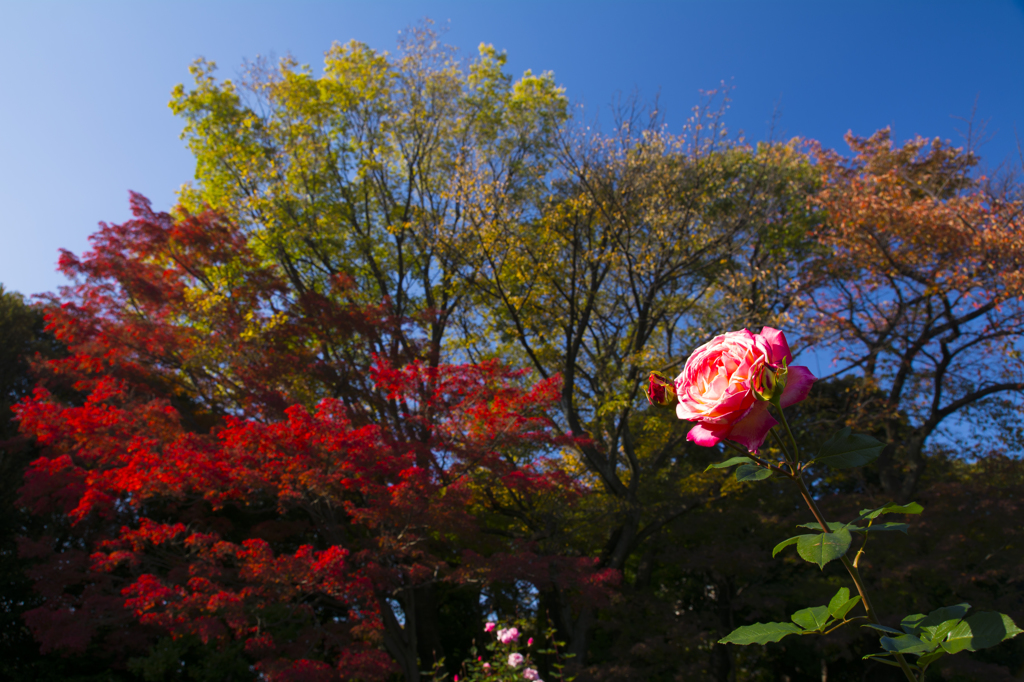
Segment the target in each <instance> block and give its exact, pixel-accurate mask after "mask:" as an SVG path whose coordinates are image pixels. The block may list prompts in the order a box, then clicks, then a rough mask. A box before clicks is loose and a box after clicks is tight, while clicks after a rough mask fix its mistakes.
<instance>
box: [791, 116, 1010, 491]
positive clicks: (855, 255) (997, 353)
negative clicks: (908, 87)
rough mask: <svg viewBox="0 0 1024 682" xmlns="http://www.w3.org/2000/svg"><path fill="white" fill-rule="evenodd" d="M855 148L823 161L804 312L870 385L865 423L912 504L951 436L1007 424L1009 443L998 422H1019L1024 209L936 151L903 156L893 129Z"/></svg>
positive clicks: (965, 160) (886, 471) (893, 484)
mask: <svg viewBox="0 0 1024 682" xmlns="http://www.w3.org/2000/svg"><path fill="white" fill-rule="evenodd" d="M847 143H848V144H849V145H850V147H851V149H852V150H853V152H854V155H853V157H852V158H850V159H846V158H843V157H842V156H840V155H839V154H837V153H836V152H833V151H831V150H826V149H823V148H821V147H814V148H812V154H813V156H814V157H815V158H816V160H817V163H818V167H819V169H820V170H821V172H822V180H823V187H822V190H821V191H820V192H819V193H818V195H817V196H816V197H815V198H814V200H813V201H814V203H815V204H816V205H817V206H819V207H820V208H821V209H823V210H824V212H825V213H826V215H827V220H826V223H825V225H824V227H823V228H822V229H821V230H820V231H819V233H818V235H817V236H818V241H819V243H820V245H821V247H823V255H822V256H821V257H820V258H818V259H817V261H816V262H814V263H813V264H812V267H811V268H810V272H811V286H810V287H809V288H808V289H807V291H808V292H809V293H808V295H807V296H806V297H805V300H804V303H805V305H806V306H807V308H806V309H807V310H808V311H809V313H810V329H811V334H812V336H817V337H818V339H820V340H822V341H823V342H824V344H825V345H827V346H830V347H831V349H832V351H834V352H835V354H836V356H837V358H838V361H839V363H840V367H839V369H840V371H843V370H855V371H857V372H859V373H861V374H862V376H863V382H862V386H863V390H862V392H861V393H862V398H864V400H862V401H861V402H860V411H859V414H862V415H871V420H872V424H870V425H867V426H869V427H873V428H879V429H881V431H882V432H883V433H884V435H885V440H886V441H888V442H889V443H890V446H889V447H887V448H886V450H885V451H884V452H883V455H882V457H881V458H880V459H879V462H878V465H879V475H880V481H879V483H880V485H881V488H882V489H883V490H884V491H885V492H886V493H887V494H889V495H893V496H895V497H897V498H900V499H906V498H908V497H909V496H910V495H911V494H912V493H913V491H914V489H915V487H916V485H917V483H918V481H919V480H920V478H921V475H922V473H923V472H924V469H925V466H926V461H927V459H926V455H927V448H926V445H927V444H928V443H929V439H931V438H932V437H933V436H934V435H935V434H937V433H941V429H943V428H944V427H947V426H949V425H950V424H951V423H954V422H955V421H956V419H957V418H958V417H959V418H964V417H965V416H966V417H968V418H969V419H970V420H971V422H972V424H973V428H974V429H975V430H977V429H978V428H979V427H983V426H984V424H985V421H986V420H985V418H986V417H987V416H988V417H991V416H995V417H996V421H994V422H991V423H993V424H994V426H995V428H994V430H993V431H994V435H998V433H1000V432H1001V433H1003V434H1004V435H1005V434H1006V431H1005V427H1004V425H1005V423H1006V420H1005V419H1003V418H1002V417H1001V416H1000V415H1007V414H1013V413H1015V412H1016V411H1017V410H1019V407H1020V395H1021V393H1022V392H1024V364H1022V363H1021V357H1022V355H1021V352H1022V350H1024V349H1022V347H1021V341H1020V340H1021V338H1024V306H1022V305H1021V297H1022V296H1024V272H1022V268H1024V238H1022V235H1024V204H1022V203H1021V201H1020V198H1019V197H1015V196H1013V195H1012V193H1010V192H1007V191H997V188H994V187H993V186H992V185H991V184H990V183H988V182H987V181H986V180H985V178H977V177H973V176H972V174H971V171H972V169H973V167H974V166H975V165H976V164H977V158H976V157H975V156H974V155H973V154H972V153H970V152H969V151H966V150H964V149H960V148H953V147H951V146H950V145H949V144H948V143H942V142H941V141H939V140H938V139H936V140H934V141H928V140H925V139H921V138H918V139H916V140H912V141H910V142H907V143H906V144H904V145H903V146H899V147H897V146H894V145H893V144H892V142H891V141H890V138H889V131H888V129H886V130H882V131H879V132H878V133H875V134H874V135H873V136H871V137H870V138H867V139H864V138H858V137H854V136H852V135H848V136H847ZM868 398H870V400H868ZM857 413H858V412H857V410H854V411H852V412H851V416H850V419H851V420H853V419H856V416H855V414H857ZM878 415H881V416H880V417H879V416H878ZM863 426H865V425H862V427H863ZM960 431H961V432H962V429H961V430H960ZM956 433H957V430H956V429H953V430H952V431H950V432H948V433H947V434H946V435H947V436H948V437H949V438H951V439H955V438H956ZM990 435H993V434H990ZM1014 440H1016V438H1015V437H1011V438H1010V439H1008V441H1007V443H1008V444H1009V445H1010V446H1011V447H1016V446H1017V444H1016V443H1014V442H1013V441H1014ZM1018 443H1019V441H1018Z"/></svg>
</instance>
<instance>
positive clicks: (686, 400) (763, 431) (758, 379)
mask: <svg viewBox="0 0 1024 682" xmlns="http://www.w3.org/2000/svg"><path fill="white" fill-rule="evenodd" d="M792 360H793V354H792V353H791V352H790V350H789V344H788V343H787V342H786V337H785V335H784V334H783V333H782V332H780V331H779V330H778V329H772V328H771V327H765V328H764V329H762V330H761V333H760V334H751V333H750V332H749V331H747V330H746V329H744V330H742V331H738V332H729V333H727V334H722V335H721V336H716V337H715V338H713V339H711V340H710V341H708V342H707V343H705V344H704V345H703V346H701V347H700V348H698V349H697V350H695V351H693V354H692V355H691V356H690V359H689V360H687V361H686V366H685V367H684V368H683V373H682V374H680V375H679V376H678V377H676V393H677V394H678V396H679V404H678V405H677V406H676V414H677V415H679V418H680V419H685V420H686V421H691V422H697V425H696V426H694V427H693V428H692V429H690V432H689V433H688V434H687V435H686V438H687V440H692V441H693V442H694V443H696V444H697V445H704V446H707V447H710V446H712V445H715V444H717V443H718V442H719V441H720V440H722V439H723V438H728V439H729V440H734V441H736V442H737V443H739V444H740V445H743V446H744V447H746V448H747V450H749V451H750V452H756V451H757V449H758V448H759V447H761V444H762V443H763V442H764V439H765V438H766V437H767V436H768V431H769V430H770V429H771V428H772V427H773V426H775V425H776V424H778V422H777V421H775V418H774V417H772V416H771V414H769V413H768V403H767V402H764V401H762V400H758V399H757V396H756V395H755V390H758V391H760V392H762V393H766V392H767V393H769V394H770V393H771V392H772V391H773V390H774V384H775V382H776V381H778V383H780V384H781V382H782V381H784V382H785V386H784V388H783V389H782V394H781V397H780V404H781V405H782V406H783V407H788V406H789V405H793V404H794V403H798V402H800V401H801V400H803V399H804V398H806V397H807V394H808V392H809V391H810V390H811V384H813V383H814V380H815V376H814V375H813V374H811V371H810V370H809V369H807V368H806V367H788V364H789V363H790V362H791V361H792ZM783 361H785V364H786V366H787V367H788V370H787V371H785V372H776V370H779V369H781V368H782V367H783ZM765 370H769V371H770V372H771V374H770V375H765ZM776 375H778V378H776ZM769 384H771V385H769Z"/></svg>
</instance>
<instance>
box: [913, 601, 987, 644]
mask: <svg viewBox="0 0 1024 682" xmlns="http://www.w3.org/2000/svg"><path fill="white" fill-rule="evenodd" d="M970 609H971V605H970V604H968V603H966V602H964V603H961V604H954V605H953V606H943V607H942V608H938V609H935V610H934V611H932V612H931V613H929V614H928V615H927V616H924V617H923V618H921V619H920V620H919V621H918V622H916V623H913V624H912V627H914V628H915V629H916V631H915V633H914V634H918V633H921V632H924V633H926V634H927V635H928V637H929V638H930V639H933V640H935V641H937V642H941V641H942V640H943V639H945V638H946V635H948V634H949V633H950V631H952V630H953V628H954V627H956V624H957V623H959V622H960V619H961V618H963V617H964V616H966V615H967V612H968V611H970ZM910 618H914V616H907V617H906V618H904V619H903V623H901V626H902V627H903V629H904V630H906V631H907V632H910V630H907V625H911V624H910V623H908V620H909V619H910ZM904 623H906V624H904Z"/></svg>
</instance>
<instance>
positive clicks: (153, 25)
mask: <svg viewBox="0 0 1024 682" xmlns="http://www.w3.org/2000/svg"><path fill="white" fill-rule="evenodd" d="M423 17H430V18H431V19H433V20H434V21H435V22H436V23H437V25H438V26H447V27H448V32H447V34H446V36H445V38H446V41H447V42H449V43H450V44H452V45H455V46H457V47H458V48H459V49H460V51H462V52H463V53H465V54H468V55H473V54H475V52H476V46H477V45H479V44H480V43H481V42H487V43H492V44H493V45H494V46H495V47H496V48H497V49H498V50H505V51H507V53H508V57H509V61H508V64H509V67H510V69H511V71H512V72H513V73H514V74H516V75H519V74H521V73H522V72H523V71H524V70H525V69H532V70H533V71H534V72H538V71H547V70H550V71H553V72H554V74H555V80H556V81H557V82H558V83H559V84H561V85H563V86H564V87H565V88H566V92H567V94H568V96H569V98H570V99H571V100H572V101H574V102H577V103H580V104H582V105H583V106H584V107H585V110H586V112H587V115H588V116H595V115H598V116H601V118H602V119H603V120H605V121H607V120H609V119H610V116H609V114H608V112H609V110H608V105H609V104H610V103H611V102H612V101H613V99H614V98H615V97H616V96H617V95H619V94H626V95H628V94H629V93H631V92H633V91H634V90H636V91H637V92H638V93H639V95H640V96H641V97H643V98H652V97H654V96H655V95H657V94H659V93H660V107H659V108H660V110H661V111H663V112H665V114H666V122H667V124H668V125H669V127H670V129H673V130H679V128H680V126H681V124H682V122H683V121H684V119H685V118H686V117H687V115H688V114H689V112H690V109H691V108H692V107H693V106H694V105H695V104H697V103H698V102H699V101H700V94H699V92H700V91H701V90H708V89H713V88H717V87H718V86H719V84H720V83H721V82H722V81H725V82H726V83H728V84H729V85H730V86H731V88H732V92H731V96H732V107H731V110H730V112H729V114H728V115H727V118H726V123H727V125H728V127H729V128H730V130H732V131H733V132H738V131H739V130H743V131H744V133H745V135H746V137H747V139H749V140H759V139H764V138H766V137H767V136H768V134H769V132H770V121H771V119H772V115H773V111H778V112H779V114H780V116H779V118H778V120H777V121H776V123H775V130H774V136H775V137H776V138H789V137H792V136H796V135H800V136H804V137H810V138H814V139H818V140H820V141H821V142H823V143H824V144H825V145H827V146H832V147H838V148H841V149H845V147H844V146H843V141H842V136H843V134H844V133H845V132H846V131H847V130H852V131H853V132H854V133H855V134H859V135H868V134H870V133H872V132H873V131H875V130H877V129H878V128H881V127H884V126H887V125H891V126H892V127H893V130H894V134H895V137H896V139H897V140H899V141H902V140H905V139H907V138H910V137H912V136H914V135H917V134H921V135H925V136H928V137H933V136H939V137H942V138H944V139H952V140H954V141H957V140H958V139H959V133H958V131H962V130H965V129H966V123H965V121H964V120H963V119H967V118H969V117H970V116H971V113H972V110H974V108H975V103H976V104H977V109H976V121H977V122H981V121H987V133H988V136H989V138H990V139H989V141H988V143H987V144H986V145H985V146H983V147H982V148H981V152H982V155H983V157H984V159H985V161H986V163H987V164H989V165H992V166H994V165H997V164H999V163H1000V162H1007V163H1010V164H1016V165H1018V166H1019V165H1020V158H1019V156H1018V151H1017V150H1018V147H1017V134H1018V133H1019V135H1020V137H1021V139H1022V140H1024V3H1022V2H1019V1H1018V2H1012V1H1010V0H973V1H971V2H942V1H940V0H931V1H929V2H900V1H899V0H889V1H888V2H865V1H859V2H851V1H845V2H840V1H838V0H816V1H813V2H785V1H779V2H764V1H756V2H755V1H749V2H744V1H741V0H718V1H716V2H711V1H701V2H698V1H692V2H691V1H677V2H642V1H634V2H611V1H601V0H589V1H587V2H570V1H563V0H547V1H543V2H541V1H536V0H520V1H516V2H512V1H511V0H505V1H504V2H495V1H487V0H479V1H477V2H468V1H463V2H457V1H450V2H435V1H432V0H422V1H420V2H412V1H408V2H397V1H396V2H390V1H388V0H376V1H373V2H371V1H369V0H359V1H354V0H347V1H341V0H339V1H336V2H304V1H303V0H290V1H289V2H259V1H256V2H245V3H242V2H218V1H217V0H206V1H205V2H155V1H140V0H136V1H133V2H56V1H52V0H36V1H35V2H27V1H26V2H17V1H13V0H0V60H2V63H3V64H6V65H7V66H6V67H4V68H3V69H2V71H0V93H2V95H0V97H2V100H0V207H2V209H0V235H2V237H3V240H2V247H0V282H2V283H3V284H4V285H5V287H6V288H7V289H9V290H10V289H13V290H16V291H21V292H23V293H25V294H34V293H39V292H44V291H52V290H54V289H56V287H57V286H59V285H60V284H62V283H64V282H63V280H62V278H61V276H60V275H59V274H57V273H56V272H55V270H54V267H55V262H56V260H57V256H58V251H57V250H58V249H59V248H62V247H63V248H67V249H70V250H72V251H75V252H81V251H83V250H85V249H87V248H88V241H87V237H88V235H89V234H91V233H92V232H94V231H95V229H96V226H97V223H98V222H99V221H107V222H121V221H124V220H126V219H127V218H128V217H129V212H128V191H129V190H135V191H139V192H141V193H143V194H145V195H146V196H148V197H149V198H150V199H152V200H153V203H154V206H155V207H156V208H157V209H160V210H166V209H168V208H170V207H171V206H172V205H173V203H174V200H175V193H176V191H177V189H178V188H179V187H180V186H181V184H182V183H184V182H186V181H188V180H189V179H190V178H191V177H192V172H193V164H192V158H191V156H190V154H189V153H188V150H187V149H186V148H185V146H184V143H183V142H182V141H181V140H180V139H179V133H180V131H181V122H180V121H179V120H177V119H176V118H175V117H174V116H173V115H172V114H171V112H170V110H169V109H168V107H167V102H168V100H169V99H170V91H171V89H172V88H173V87H174V85H175V84H177V83H186V84H187V83H188V82H189V74H188V66H189V64H190V63H191V62H192V61H193V60H195V59H196V58H197V57H200V56H203V57H206V58H207V59H211V60H213V61H215V62H217V64H218V65H219V67H220V74H221V75H222V76H223V77H232V76H234V75H235V73H236V70H237V68H238V66H239V65H240V64H241V63H242V61H243V60H244V59H253V58H255V57H256V56H257V55H271V56H278V57H280V56H283V55H285V54H287V53H291V54H292V55H294V56H295V57H296V58H298V59H299V61H301V62H303V63H309V64H311V65H312V66H313V67H314V69H316V68H318V66H319V65H320V64H321V63H322V57H323V53H324V51H326V50H327V48H328V47H329V46H330V45H331V43H332V42H334V41H339V42H347V41H349V40H351V39H356V40H360V41H362V42H365V43H367V44H369V45H370V46H371V47H373V48H374V49H378V50H393V49H394V47H395V43H396V39H397V34H398V31H399V30H401V29H403V28H405V27H407V26H409V25H411V24H414V23H416V22H418V21H419V20H420V19H421V18H423ZM1022 143H1024V142H1022Z"/></svg>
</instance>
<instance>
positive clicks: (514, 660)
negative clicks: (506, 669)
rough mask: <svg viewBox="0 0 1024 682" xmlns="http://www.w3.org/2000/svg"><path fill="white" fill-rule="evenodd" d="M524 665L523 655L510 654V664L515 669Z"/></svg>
mask: <svg viewBox="0 0 1024 682" xmlns="http://www.w3.org/2000/svg"><path fill="white" fill-rule="evenodd" d="M522 663H523V655H522V654H520V653H515V654H509V655H508V664H509V665H510V666H512V667H513V668H516V667H519V666H520V665H522Z"/></svg>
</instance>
